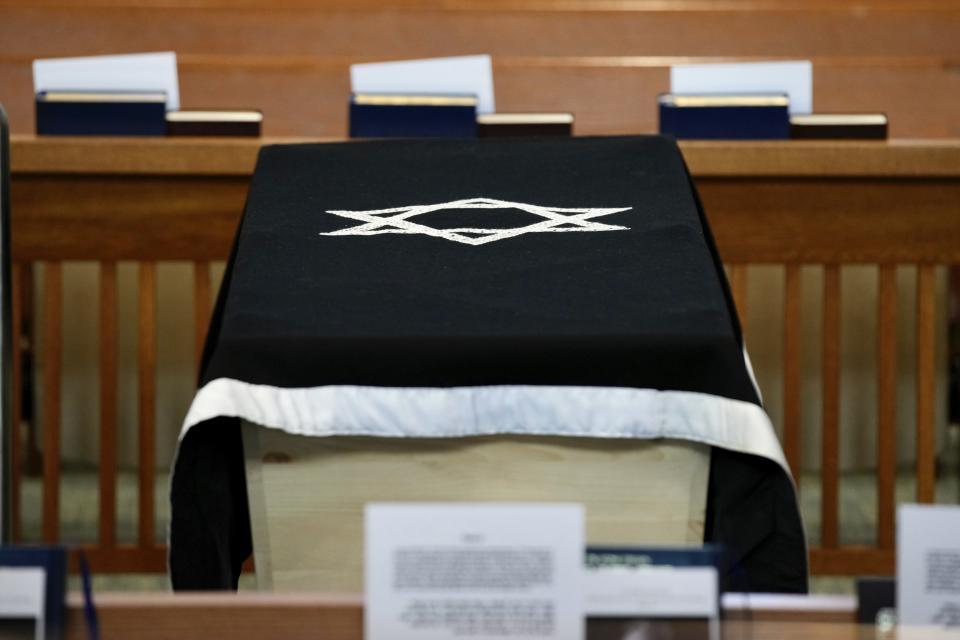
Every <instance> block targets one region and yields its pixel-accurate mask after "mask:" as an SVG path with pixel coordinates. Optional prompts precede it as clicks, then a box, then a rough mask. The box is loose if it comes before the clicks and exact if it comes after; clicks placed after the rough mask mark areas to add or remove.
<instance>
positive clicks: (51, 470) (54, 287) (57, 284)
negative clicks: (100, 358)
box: [42, 262, 63, 543]
mask: <svg viewBox="0 0 960 640" xmlns="http://www.w3.org/2000/svg"><path fill="white" fill-rule="evenodd" d="M43 314H44V318H43V522H42V529H43V532H42V535H43V541H44V542H47V543H54V542H57V541H58V540H59V539H60V370H61V362H62V360H61V359H62V352H63V333H62V317H63V275H62V270H61V265H60V263H59V262H47V263H46V264H44V283H43Z"/></svg>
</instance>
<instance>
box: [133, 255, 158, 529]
mask: <svg viewBox="0 0 960 640" xmlns="http://www.w3.org/2000/svg"><path fill="white" fill-rule="evenodd" d="M137 319H138V334H137V335H138V339H137V350H138V367H137V369H138V376H137V381H138V392H139V396H138V397H139V405H138V408H139V421H140V427H139V429H138V457H137V463H138V467H137V471H138V494H137V495H138V498H139V499H138V505H139V507H138V514H137V515H138V517H137V540H138V543H139V545H140V547H141V548H149V547H152V546H153V544H154V539H153V533H154V518H155V516H154V506H153V502H154V501H153V483H154V475H155V474H154V460H155V455H156V454H155V443H154V439H155V431H156V427H155V421H156V417H155V416H156V389H157V384H156V375H157V374H156V368H157V324H156V323H157V265H156V263H153V262H141V263H140V271H139V293H138V304H137Z"/></svg>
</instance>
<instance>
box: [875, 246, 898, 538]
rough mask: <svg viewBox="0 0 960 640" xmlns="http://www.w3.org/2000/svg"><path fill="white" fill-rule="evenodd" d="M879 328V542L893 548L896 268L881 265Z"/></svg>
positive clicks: (894, 266) (895, 409)
mask: <svg viewBox="0 0 960 640" xmlns="http://www.w3.org/2000/svg"><path fill="white" fill-rule="evenodd" d="M878 306H879V309H878V313H879V321H878V330H877V340H878V345H877V352H878V357H877V369H878V373H877V376H878V378H877V415H878V424H877V545H878V546H879V547H880V548H881V549H891V548H893V542H894V498H895V495H894V491H895V486H894V481H895V477H894V476H895V473H896V456H895V453H896V411H897V267H896V265H890V264H885V265H881V266H880V294H879V301H878Z"/></svg>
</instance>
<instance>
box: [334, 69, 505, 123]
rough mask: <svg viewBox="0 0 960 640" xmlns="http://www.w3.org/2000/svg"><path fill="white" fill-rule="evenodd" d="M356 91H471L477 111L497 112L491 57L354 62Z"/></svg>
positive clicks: (352, 74)
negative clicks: (475, 98) (475, 99)
mask: <svg viewBox="0 0 960 640" xmlns="http://www.w3.org/2000/svg"><path fill="white" fill-rule="evenodd" d="M350 88H351V90H352V91H353V92H354V93H406V94H425V93H426V94H442V95H457V94H467V95H474V96H477V100H478V103H477V113H494V112H495V111H496V107H495V105H494V99H493V62H492V60H491V59H490V56H487V55H483V56H458V57H453V58H427V59H424V60H403V61H399V62H370V63H366V64H354V65H350Z"/></svg>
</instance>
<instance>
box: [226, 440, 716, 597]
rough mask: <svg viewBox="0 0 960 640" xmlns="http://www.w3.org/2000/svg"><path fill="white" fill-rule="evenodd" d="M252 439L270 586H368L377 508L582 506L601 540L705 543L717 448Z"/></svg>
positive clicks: (591, 532) (260, 564) (262, 578)
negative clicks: (366, 517) (369, 516)
mask: <svg viewBox="0 0 960 640" xmlns="http://www.w3.org/2000/svg"><path fill="white" fill-rule="evenodd" d="M243 438H244V452H245V456H246V465H247V473H248V476H249V477H250V479H249V480H248V485H252V486H253V487H255V488H254V489H253V490H252V491H251V492H250V494H249V498H250V518H251V528H252V530H253V541H254V552H255V554H256V558H257V584H258V585H259V586H260V588H263V589H267V590H276V591H302V590H314V591H317V590H319V591H354V590H358V589H362V588H363V509H364V505H365V504H367V503H370V502H409V501H418V500H420V501H422V500H426V501H431V502H433V501H436V502H450V501H457V500H466V501H474V500H476V501H493V502H497V501H526V502H551V501H561V502H576V503H582V504H584V505H585V510H586V525H585V526H586V529H585V535H586V539H587V541H588V542H590V543H592V544H616V543H618V542H622V541H624V540H630V541H632V542H633V543H635V544H661V545H662V544H667V545H690V544H700V543H701V542H702V540H703V530H704V514H705V509H706V496H707V475H708V472H709V467H710V463H709V458H710V452H709V447H706V446H704V445H701V444H698V443H692V442H684V441H679V440H670V439H665V440H662V441H661V440H657V441H643V440H635V441H628V440H619V441H615V440H604V439H602V438H599V439H598V438H569V437H540V436H514V435H503V436H489V437H476V438H452V439H451V438H399V439H398V438H364V437H330V438H311V437H306V436H296V435H291V434H287V433H283V432H282V431H279V430H277V429H266V428H262V427H257V426H255V425H250V424H244V425H243ZM400 468H402V469H403V472H402V473H396V472H395V471H396V470H397V469H400ZM304 483H307V484H309V485H310V486H311V487H312V489H311V490H310V491H303V490H302V488H303V486H304ZM298 488H299V489H298Z"/></svg>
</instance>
